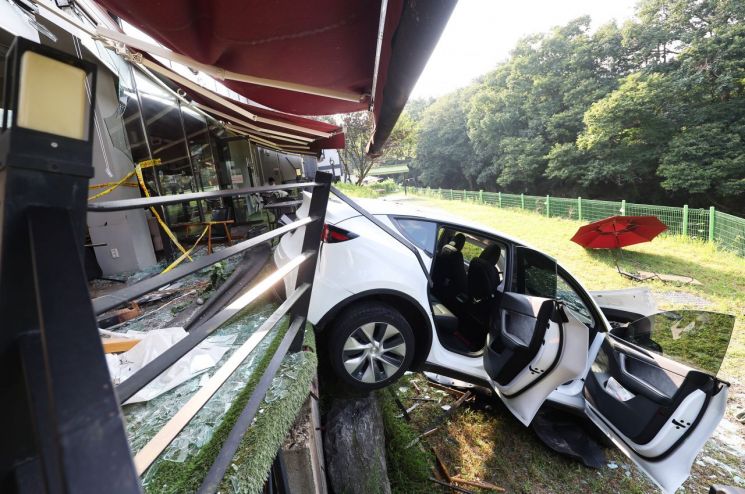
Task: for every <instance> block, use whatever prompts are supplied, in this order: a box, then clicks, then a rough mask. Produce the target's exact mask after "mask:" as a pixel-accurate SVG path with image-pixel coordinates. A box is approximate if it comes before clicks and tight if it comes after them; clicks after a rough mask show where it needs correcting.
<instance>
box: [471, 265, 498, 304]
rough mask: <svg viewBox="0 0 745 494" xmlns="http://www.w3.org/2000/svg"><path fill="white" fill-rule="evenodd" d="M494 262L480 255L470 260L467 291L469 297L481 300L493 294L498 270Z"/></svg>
mask: <svg viewBox="0 0 745 494" xmlns="http://www.w3.org/2000/svg"><path fill="white" fill-rule="evenodd" d="M495 262H496V261H495ZM495 262H491V261H487V260H486V259H482V258H481V257H480V256H479V257H475V258H473V259H472V260H471V263H470V264H469V266H468V293H469V295H470V296H471V298H475V299H479V300H483V299H487V298H491V297H492V296H494V294H495V293H496V291H497V286H499V271H497V268H496V267H495V266H494V264H495Z"/></svg>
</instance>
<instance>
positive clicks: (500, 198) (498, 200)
mask: <svg viewBox="0 0 745 494" xmlns="http://www.w3.org/2000/svg"><path fill="white" fill-rule="evenodd" d="M497 204H499V207H500V208H501V207H502V193H501V192H497Z"/></svg>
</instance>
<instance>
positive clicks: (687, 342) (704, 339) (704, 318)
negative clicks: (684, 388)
mask: <svg viewBox="0 0 745 494" xmlns="http://www.w3.org/2000/svg"><path fill="white" fill-rule="evenodd" d="M734 327H735V316H732V315H729V314H720V313H718V312H706V311H696V310H679V311H669V312H660V313H658V314H653V315H651V316H649V317H644V318H642V319H638V320H636V321H634V322H632V323H629V324H628V325H625V326H621V327H617V328H615V329H614V330H613V331H612V333H613V335H615V336H617V337H619V338H622V339H624V340H626V341H628V342H630V343H634V344H635V345H638V346H640V347H642V348H645V349H647V350H651V351H653V352H655V353H659V354H660V355H664V356H666V357H669V358H671V359H672V360H675V361H676V362H679V363H681V364H684V365H688V366H691V367H693V368H695V369H697V370H700V371H703V372H706V373H708V374H711V375H714V376H715V375H716V374H717V373H718V372H719V367H720V366H721V365H722V360H724V355H725V354H726V353H727V347H729V341H730V336H731V335H732V329H733V328H734Z"/></svg>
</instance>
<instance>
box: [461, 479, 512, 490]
mask: <svg viewBox="0 0 745 494" xmlns="http://www.w3.org/2000/svg"><path fill="white" fill-rule="evenodd" d="M452 481H453V482H455V483H457V484H464V485H468V486H471V487H478V488H479V489H489V490H491V491H497V492H505V490H504V488H503V487H499V486H498V485H494V484H492V483H491V482H484V481H481V480H466V479H464V478H462V477H457V476H456V477H452Z"/></svg>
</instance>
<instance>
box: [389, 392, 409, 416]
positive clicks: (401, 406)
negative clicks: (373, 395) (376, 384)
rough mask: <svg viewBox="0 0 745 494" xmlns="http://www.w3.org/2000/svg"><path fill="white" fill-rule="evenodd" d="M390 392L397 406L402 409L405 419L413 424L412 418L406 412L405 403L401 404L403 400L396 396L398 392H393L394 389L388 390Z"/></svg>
mask: <svg viewBox="0 0 745 494" xmlns="http://www.w3.org/2000/svg"><path fill="white" fill-rule="evenodd" d="M388 392H389V393H390V394H391V397H392V398H393V401H395V402H396V406H397V407H398V408H400V409H401V411H402V412H403V414H404V418H405V419H406V421H407V422H411V416H410V415H409V411H408V410H406V407H405V406H404V404H403V403H401V400H399V399H398V396H396V392H395V391H393V389H392V388H388Z"/></svg>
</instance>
